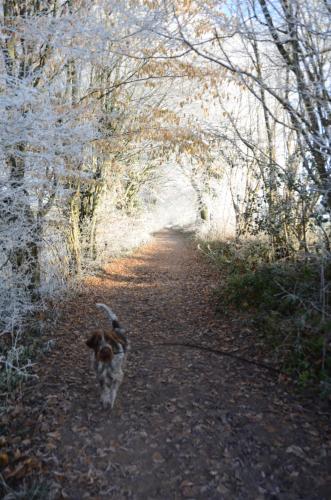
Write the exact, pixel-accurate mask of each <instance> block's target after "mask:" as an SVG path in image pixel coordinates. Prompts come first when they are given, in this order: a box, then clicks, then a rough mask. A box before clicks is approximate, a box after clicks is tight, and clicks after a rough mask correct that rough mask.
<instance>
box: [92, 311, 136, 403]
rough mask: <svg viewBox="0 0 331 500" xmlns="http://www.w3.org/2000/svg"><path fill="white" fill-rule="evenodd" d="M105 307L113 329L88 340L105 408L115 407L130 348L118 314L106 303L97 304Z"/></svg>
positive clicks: (97, 333) (95, 334)
mask: <svg viewBox="0 0 331 500" xmlns="http://www.w3.org/2000/svg"><path fill="white" fill-rule="evenodd" d="M96 306H97V307H99V308H100V309H104V310H105V311H106V313H107V314H108V317H109V319H110V321H111V325H112V331H109V332H106V333H100V332H96V333H94V334H93V335H92V336H91V337H90V338H89V339H88V340H87V342H86V345H87V346H88V347H89V348H90V349H93V350H94V355H93V358H94V359H93V365H94V369H95V372H96V375H97V378H98V380H99V383H100V386H101V402H102V405H103V407H104V408H107V407H109V406H110V407H111V408H113V407H114V404H115V400H116V396H117V392H118V389H119V387H120V385H121V382H122V380H123V367H124V363H125V360H126V356H127V352H128V350H129V342H128V339H127V337H126V335H125V330H124V329H123V328H122V327H121V325H120V324H119V322H118V319H117V316H116V314H115V313H113V311H112V310H111V309H110V307H108V306H106V304H96Z"/></svg>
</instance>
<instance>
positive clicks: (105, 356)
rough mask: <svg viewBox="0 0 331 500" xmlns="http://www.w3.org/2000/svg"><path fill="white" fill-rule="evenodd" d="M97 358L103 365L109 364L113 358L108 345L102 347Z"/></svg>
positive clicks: (111, 350)
mask: <svg viewBox="0 0 331 500" xmlns="http://www.w3.org/2000/svg"><path fill="white" fill-rule="evenodd" d="M98 357H99V360H100V361H102V362H103V363H108V362H110V361H111V360H112V358H113V349H112V348H111V347H110V345H107V346H104V347H102V348H101V349H100V351H99V353H98Z"/></svg>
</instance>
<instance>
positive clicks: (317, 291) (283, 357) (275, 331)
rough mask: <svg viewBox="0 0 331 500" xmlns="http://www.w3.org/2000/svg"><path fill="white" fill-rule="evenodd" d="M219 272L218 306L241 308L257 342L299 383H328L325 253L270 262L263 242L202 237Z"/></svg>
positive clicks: (329, 275) (328, 269)
mask: <svg viewBox="0 0 331 500" xmlns="http://www.w3.org/2000/svg"><path fill="white" fill-rule="evenodd" d="M199 248H200V250H202V252H203V253H204V254H205V255H206V256H207V258H208V259H209V260H210V261H212V262H213V264H214V265H215V266H216V267H217V268H218V269H219V270H220V271H221V276H222V284H221V285H220V286H219V288H218V289H217V291H216V294H217V298H218V302H219V304H220V306H222V305H224V306H229V305H232V306H234V307H235V308H237V309H240V310H243V309H244V310H245V312H246V313H247V314H248V316H249V317H250V318H251V321H252V323H253V324H254V326H255V329H256V333H257V335H258V336H259V341H260V339H261V338H262V342H263V344H264V346H265V348H266V349H267V350H269V351H271V352H272V353H273V357H274V359H275V361H276V362H277V363H278V364H279V365H280V367H281V368H282V369H283V370H285V371H287V372H288V373H290V374H291V375H292V376H295V377H296V378H297V379H298V381H299V383H300V384H302V385H303V386H306V385H308V384H316V383H321V387H322V388H323V390H325V391H329V390H330V383H331V345H330V340H331V339H330V332H331V307H330V306H331V304H330V282H331V265H330V261H327V260H326V259H325V258H324V259H322V258H318V257H316V256H315V257H311V258H307V256H305V258H303V257H302V258H299V257H298V258H297V259H296V260H295V259H293V260H292V261H289V260H280V261H271V259H270V254H269V249H268V245H267V244H266V243H264V242H263V241H256V240H255V241H254V240H252V241H248V242H235V241H233V240H229V241H209V242H208V241H202V242H200V243H199Z"/></svg>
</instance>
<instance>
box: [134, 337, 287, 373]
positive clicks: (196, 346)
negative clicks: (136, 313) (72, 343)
mask: <svg viewBox="0 0 331 500" xmlns="http://www.w3.org/2000/svg"><path fill="white" fill-rule="evenodd" d="M159 346H168V347H188V348H189V349H196V350H200V351H205V352H211V353H213V354H217V355H218V356H228V357H229V358H233V359H236V360H237V361H241V362H243V363H247V364H250V365H255V366H258V367H259V368H264V369H266V370H269V371H271V372H273V373H276V374H277V375H285V376H286V377H288V378H292V377H291V376H290V375H288V374H287V373H284V372H282V371H281V370H279V369H278V368H274V367H273V366H270V365H266V364H265V363H261V362H259V361H254V360H252V359H247V358H243V357H242V356H238V355H237V354H234V353H232V352H228V351H222V350H220V349H213V348H212V347H206V346H203V345H199V344H191V343H188V342H158V343H153V344H149V345H146V346H142V347H137V348H136V350H137V351H144V350H147V349H152V348H154V347H159Z"/></svg>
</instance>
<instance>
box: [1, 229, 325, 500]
mask: <svg viewBox="0 0 331 500" xmlns="http://www.w3.org/2000/svg"><path fill="white" fill-rule="evenodd" d="M216 279H217V277H216V276H215V271H214V270H212V269H211V268H210V267H209V266H208V265H207V264H206V263H205V262H203V261H202V260H201V258H200V257H199V255H198V253H197V252H196V250H195V248H194V246H193V245H192V243H191V242H190V240H189V239H188V238H187V237H186V236H184V235H182V234H181V233H176V232H174V231H163V232H160V233H158V234H156V235H155V237H154V239H153V240H152V241H151V243H149V244H148V245H146V246H144V247H142V248H140V250H138V251H136V252H135V253H134V254H133V255H131V256H129V257H125V258H121V259H118V260H116V261H114V262H112V263H111V264H110V265H108V266H107V267H106V268H105V270H104V272H103V273H100V275H99V276H94V277H91V278H89V279H87V280H86V282H85V288H84V289H83V290H79V291H78V292H77V294H76V296H75V297H73V298H72V299H70V300H68V301H66V303H63V304H62V305H61V311H60V314H59V319H58V320H57V322H56V324H55V325H54V326H53V331H52V332H50V338H54V339H56V343H55V346H54V348H53V349H52V350H50V351H49V352H47V353H45V354H44V356H43V357H42V359H41V360H39V363H38V365H37V368H36V371H37V374H38V376H39V379H38V380H37V381H36V382H34V383H33V384H32V385H31V384H30V385H28V386H27V387H26V388H25V389H24V390H23V394H22V397H21V400H20V401H19V402H15V404H14V403H13V404H12V406H11V407H10V411H9V414H8V415H9V416H7V417H3V419H2V424H3V425H4V428H5V430H6V433H5V435H4V436H3V437H2V438H1V439H2V444H3V445H4V449H7V450H9V451H8V454H9V457H10V461H9V464H6V460H4V459H3V462H4V465H6V467H5V468H4V469H3V471H2V473H3V476H4V477H5V478H6V482H7V484H9V485H10V484H13V488H15V489H16V488H17V489H19V488H22V487H23V486H22V485H23V482H24V479H25V480H27V478H29V477H30V480H34V481H35V482H36V484H37V483H38V482H39V483H40V482H42V481H45V484H46V487H47V488H48V489H47V490H42V489H41V490H40V491H39V493H37V494H36V496H35V498H47V499H48V498H70V499H77V500H79V499H84V498H90V499H95V500H97V499H103V498H105V499H107V498H109V499H115V500H122V499H137V500H151V499H169V500H175V499H181V498H191V499H208V500H212V499H215V500H216V499H236V500H237V499H245V500H249V499H254V500H258V499H259V500H262V499H273V500H276V499H301V498H302V499H319V500H321V499H328V498H330V491H331V480H330V476H328V471H330V470H331V467H330V465H331V463H330V444H331V441H330V434H329V435H328V431H329V427H328V423H329V422H328V418H327V413H326V410H325V408H324V407H322V406H321V405H320V403H318V401H316V400H313V399H311V398H308V397H304V396H303V395H302V394H301V395H300V394H297V393H296V392H295V391H294V388H293V386H292V383H291V382H289V381H287V382H286V380H284V379H283V378H282V377H279V376H278V375H277V373H275V372H272V371H269V370H267V369H265V368H263V367H262V366H258V365H254V364H248V363H245V362H244V361H242V360H241V359H235V358H232V357H229V356H226V355H217V354H215V353H212V352H208V351H204V350H199V349H193V348H189V347H184V346H178V345H177V346H160V345H158V344H160V343H176V342H178V343H183V344H185V343H194V344H197V345H201V346H207V347H211V348H214V349H216V350H223V351H229V352H232V353H235V355H236V356H239V357H244V358H247V359H251V360H254V359H255V360H259V359H260V360H263V361H264V362H267V361H265V360H264V359H263V354H261V353H259V352H257V351H256V348H255V346H254V334H253V332H251V330H250V329H249V328H245V327H243V326H242V324H241V323H240V321H239V320H238V318H233V317H231V315H230V316H227V317H219V316H217V315H216V314H215V306H214V304H213V299H212V296H213V287H214V286H215V285H216ZM96 302H104V303H106V304H109V305H110V306H111V307H112V308H113V309H114V311H115V312H116V313H117V315H118V317H119V319H120V321H121V323H122V324H123V326H124V327H126V328H127V330H128V331H129V337H130V340H131V352H130V353H129V359H128V364H127V367H126V374H125V380H124V382H123V385H122V386H121V388H120V391H119V395H118V398H117V401H116V404H115V408H114V410H113V411H112V412H110V411H107V410H103V409H102V408H101V406H100V401H99V388H98V386H97V382H96V379H95V376H94V374H93V372H92V371H91V370H90V368H89V352H88V349H87V347H86V345H85V341H86V339H87V337H88V335H89V334H90V333H91V332H93V330H94V328H95V327H96V326H98V325H100V324H101V325H102V326H103V327H104V328H105V329H107V328H108V323H107V319H106V317H105V315H104V314H103V312H102V311H99V310H97V309H96V308H95V303H96ZM6 446H7V448H6ZM15 450H16V451H15ZM15 453H16V455H15ZM15 482H16V483H15ZM20 483H21V484H20ZM6 491H7V493H8V491H9V490H6ZM4 494H5V493H4ZM8 498H15V497H8ZM20 498H21V497H20ZM25 498H29V499H30V498H33V496H32V492H30V493H28V494H27V496H26V497H25Z"/></svg>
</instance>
